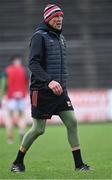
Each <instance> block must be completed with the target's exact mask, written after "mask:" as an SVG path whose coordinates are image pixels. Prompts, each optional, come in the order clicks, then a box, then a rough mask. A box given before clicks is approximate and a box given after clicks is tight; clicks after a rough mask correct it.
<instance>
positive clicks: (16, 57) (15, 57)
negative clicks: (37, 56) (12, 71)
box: [9, 54, 22, 63]
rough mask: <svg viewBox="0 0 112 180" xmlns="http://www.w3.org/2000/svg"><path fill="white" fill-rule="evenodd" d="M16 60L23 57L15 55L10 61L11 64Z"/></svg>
mask: <svg viewBox="0 0 112 180" xmlns="http://www.w3.org/2000/svg"><path fill="white" fill-rule="evenodd" d="M15 59H22V56H21V55H19V54H15V55H13V56H11V57H10V59H9V61H10V63H12V62H13V61H14V60H15Z"/></svg>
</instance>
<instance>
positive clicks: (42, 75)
mask: <svg viewBox="0 0 112 180" xmlns="http://www.w3.org/2000/svg"><path fill="white" fill-rule="evenodd" d="M65 58H66V42H65V39H64V37H63V35H62V34H61V31H57V30H54V29H53V28H51V27H50V26H48V25H46V24H45V23H44V22H43V23H41V24H40V25H39V27H38V28H37V30H36V32H35V33H34V34H33V37H32V39H31V43H30V55H29V69H30V71H31V73H32V74H31V85H30V89H35V90H36V89H48V84H49V82H50V81H51V80H55V81H57V82H59V83H60V84H61V86H62V87H63V88H64V87H66V80H67V70H66V60H65Z"/></svg>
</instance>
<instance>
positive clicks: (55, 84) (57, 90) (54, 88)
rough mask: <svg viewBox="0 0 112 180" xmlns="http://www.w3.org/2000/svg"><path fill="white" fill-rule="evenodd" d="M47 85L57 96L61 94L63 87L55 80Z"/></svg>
mask: <svg viewBox="0 0 112 180" xmlns="http://www.w3.org/2000/svg"><path fill="white" fill-rule="evenodd" d="M48 87H49V88H50V89H51V90H52V91H53V92H54V94H56V95H57V96H59V95H61V94H62V92H63V89H62V87H61V85H60V84H59V83H58V82H57V81H51V82H50V83H49V84H48Z"/></svg>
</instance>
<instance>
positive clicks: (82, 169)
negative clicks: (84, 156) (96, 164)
mask: <svg viewBox="0 0 112 180" xmlns="http://www.w3.org/2000/svg"><path fill="white" fill-rule="evenodd" d="M75 170H76V171H90V170H92V168H91V167H90V166H88V165H87V164H83V165H82V166H80V167H78V168H75Z"/></svg>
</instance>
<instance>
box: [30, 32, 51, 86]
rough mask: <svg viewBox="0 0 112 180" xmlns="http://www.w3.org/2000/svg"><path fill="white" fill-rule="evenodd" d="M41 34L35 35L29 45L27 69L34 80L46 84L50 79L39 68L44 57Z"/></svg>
mask: <svg viewBox="0 0 112 180" xmlns="http://www.w3.org/2000/svg"><path fill="white" fill-rule="evenodd" d="M43 41H44V40H43V37H42V35H41V34H39V33H36V34H35V35H34V36H33V37H32V40H31V43H30V55H29V69H30V71H31V72H32V74H33V75H34V76H35V79H36V80H38V81H40V82H42V83H45V84H48V83H49V82H50V81H51V80H52V78H51V77H50V75H49V74H48V73H47V72H45V70H44V69H43V67H42V66H41V63H42V59H43V57H44V53H45V49H44V42H43Z"/></svg>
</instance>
